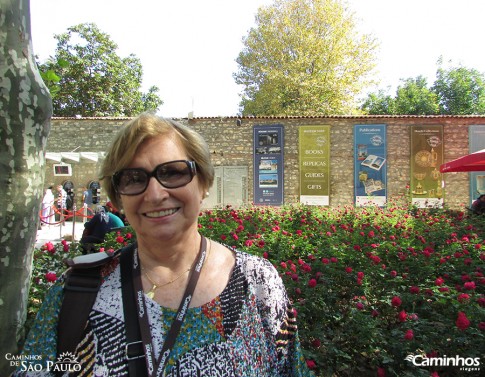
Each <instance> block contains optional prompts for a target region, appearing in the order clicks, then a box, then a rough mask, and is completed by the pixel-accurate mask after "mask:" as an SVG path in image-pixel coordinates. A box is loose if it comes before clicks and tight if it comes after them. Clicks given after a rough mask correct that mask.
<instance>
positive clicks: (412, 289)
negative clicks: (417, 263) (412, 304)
mask: <svg viewBox="0 0 485 377" xmlns="http://www.w3.org/2000/svg"><path fill="white" fill-rule="evenodd" d="M409 292H411V293H414V294H418V293H419V287H416V286H415V285H413V286H412V287H411V288H409Z"/></svg>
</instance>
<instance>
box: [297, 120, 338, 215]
mask: <svg viewBox="0 0 485 377" xmlns="http://www.w3.org/2000/svg"><path fill="white" fill-rule="evenodd" d="M298 133H299V140H300V144H299V149H300V150H299V151H300V153H299V155H300V202H301V203H303V204H309V205H322V206H328V205H329V202H330V126H300V127H299V128H298Z"/></svg>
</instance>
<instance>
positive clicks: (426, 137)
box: [410, 125, 444, 208]
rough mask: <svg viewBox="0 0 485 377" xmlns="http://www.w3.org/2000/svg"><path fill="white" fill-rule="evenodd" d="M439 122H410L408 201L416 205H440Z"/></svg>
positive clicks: (441, 128) (441, 161)
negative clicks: (430, 123)
mask: <svg viewBox="0 0 485 377" xmlns="http://www.w3.org/2000/svg"><path fill="white" fill-rule="evenodd" d="M442 163H443V126H441V125H433V126H431V125H430V126H411V182H410V190H411V202H412V204H414V205H416V206H417V207H420V208H425V207H442V206H443V197H444V190H443V186H444V185H443V177H442V174H441V173H440V170H439V169H440V165H441V164H442Z"/></svg>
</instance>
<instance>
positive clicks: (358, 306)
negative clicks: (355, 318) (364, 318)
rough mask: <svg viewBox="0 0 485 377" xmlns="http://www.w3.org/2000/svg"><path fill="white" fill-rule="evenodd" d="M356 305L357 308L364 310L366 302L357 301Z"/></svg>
mask: <svg viewBox="0 0 485 377" xmlns="http://www.w3.org/2000/svg"><path fill="white" fill-rule="evenodd" d="M355 307H356V308H357V310H364V304H363V303H361V302H358V303H356V304H355Z"/></svg>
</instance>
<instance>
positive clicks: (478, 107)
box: [433, 67, 485, 115]
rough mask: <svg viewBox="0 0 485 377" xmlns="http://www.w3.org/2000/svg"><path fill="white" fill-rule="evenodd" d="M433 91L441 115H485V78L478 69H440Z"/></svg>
mask: <svg viewBox="0 0 485 377" xmlns="http://www.w3.org/2000/svg"><path fill="white" fill-rule="evenodd" d="M433 91H434V92H435V93H436V94H437V96H438V102H439V108H440V113H441V114H449V115H453V114H461V115H472V114H485V76H484V74H483V73H480V72H478V71H477V70H476V69H469V68H465V67H457V68H449V69H444V68H442V67H440V68H439V69H438V72H437V74H436V81H435V83H434V85H433Z"/></svg>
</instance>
